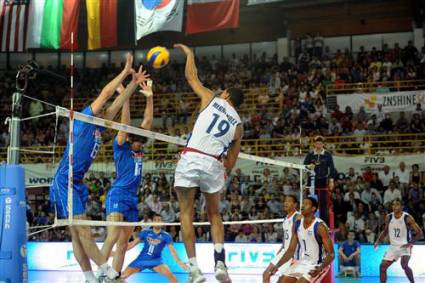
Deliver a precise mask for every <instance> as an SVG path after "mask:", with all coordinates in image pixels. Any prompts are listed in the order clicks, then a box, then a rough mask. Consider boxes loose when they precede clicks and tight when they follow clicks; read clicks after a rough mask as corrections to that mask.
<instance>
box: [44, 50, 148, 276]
mask: <svg viewBox="0 0 425 283" xmlns="http://www.w3.org/2000/svg"><path fill="white" fill-rule="evenodd" d="M132 65H133V57H132V56H131V55H130V54H128V55H127V61H126V65H125V67H124V69H123V71H122V72H121V73H120V74H119V75H117V76H116V77H115V78H114V79H113V80H112V81H111V82H109V83H108V84H107V85H106V86H105V87H104V88H103V89H102V92H101V93H100V95H99V96H98V97H97V98H96V99H95V100H94V101H93V103H92V104H91V105H90V106H88V107H86V108H85V109H84V110H83V111H82V113H83V114H86V115H88V116H93V117H102V118H104V119H107V120H112V119H113V118H114V117H115V116H116V114H117V113H118V111H119V110H120V109H121V107H122V106H123V104H124V102H125V101H127V100H128V99H129V97H130V96H131V94H132V93H133V92H134V91H135V89H136V88H137V86H138V84H140V83H142V82H144V81H146V80H147V78H148V75H146V73H145V72H143V71H142V70H141V69H139V72H138V73H136V72H135V71H134V70H133V68H132ZM129 75H132V80H131V83H129V85H128V86H127V88H126V89H125V90H124V91H123V92H122V93H121V94H120V95H119V96H118V97H117V98H116V99H115V100H114V102H113V103H112V104H111V106H109V107H108V108H107V109H106V110H105V111H104V106H105V104H106V102H107V101H108V100H109V99H110V98H111V97H112V95H113V94H114V93H115V91H116V89H117V88H118V87H119V86H120V84H121V83H122V81H123V80H124V79H125V78H126V77H127V76H129ZM103 130H104V129H103V128H102V127H98V126H95V125H93V124H88V123H85V122H82V121H78V120H76V121H75V123H74V136H73V139H74V155H73V197H72V207H73V211H72V212H73V213H72V214H73V218H74V219H87V217H86V215H85V210H86V203H87V199H88V188H87V187H86V186H85V185H84V184H83V178H84V174H85V173H86V172H87V171H88V169H89V168H90V165H91V164H92V162H93V160H94V159H95V157H96V154H97V152H98V150H99V148H100V145H101V141H102V134H101V133H102V131H103ZM68 150H69V145H67V147H66V150H65V153H64V156H63V158H62V160H61V162H60V164H59V168H58V170H57V172H56V174H55V176H54V179H53V183H52V185H51V187H50V201H51V203H52V206H53V208H54V209H55V210H56V213H57V215H58V217H60V218H66V217H68V207H67V205H68ZM70 231H71V236H72V246H73V249H74V256H75V258H76V259H77V261H78V263H79V264H80V266H81V269H82V271H83V273H84V276H85V278H86V282H89V283H94V282H98V280H97V279H96V277H95V276H94V274H93V272H92V269H91V264H90V259H92V260H93V261H94V262H95V263H96V264H97V265H98V266H100V267H101V269H104V270H107V269H109V268H110V267H109V266H108V264H107V262H106V260H105V259H104V257H103V255H102V254H101V252H100V250H99V249H98V247H97V245H96V243H95V241H94V240H93V238H92V235H91V231H90V227H88V226H71V227H70Z"/></svg>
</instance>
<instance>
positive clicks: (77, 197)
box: [49, 174, 89, 218]
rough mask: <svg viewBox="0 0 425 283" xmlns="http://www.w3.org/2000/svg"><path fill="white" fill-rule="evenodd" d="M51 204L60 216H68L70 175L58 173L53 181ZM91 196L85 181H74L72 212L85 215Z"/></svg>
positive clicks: (50, 192)
mask: <svg viewBox="0 0 425 283" xmlns="http://www.w3.org/2000/svg"><path fill="white" fill-rule="evenodd" d="M49 195H50V204H51V206H52V208H53V210H55V211H56V213H57V215H58V217H59V218H67V217H68V176H66V175H61V174H57V175H55V177H54V178H53V183H52V185H51V186H50V190H49ZM88 196H89V189H88V188H87V186H86V185H84V183H83V182H76V181H74V190H73V192H72V214H73V215H83V214H84V213H85V212H86V205H87V200H88Z"/></svg>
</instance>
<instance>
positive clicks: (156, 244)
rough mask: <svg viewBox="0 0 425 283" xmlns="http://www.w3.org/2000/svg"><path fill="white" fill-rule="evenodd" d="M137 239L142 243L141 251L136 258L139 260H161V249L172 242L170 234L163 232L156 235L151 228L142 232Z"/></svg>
mask: <svg viewBox="0 0 425 283" xmlns="http://www.w3.org/2000/svg"><path fill="white" fill-rule="evenodd" d="M139 238H140V240H141V242H143V249H142V251H141V253H140V255H139V256H138V258H139V259H141V260H151V259H157V258H161V253H162V251H163V249H164V248H165V247H166V246H168V245H169V244H171V243H172V242H173V239H172V238H171V236H170V234H168V233H167V232H165V231H164V230H161V231H160V232H159V233H156V232H155V231H154V230H153V229H152V228H148V229H144V230H142V231H141V232H140V233H139Z"/></svg>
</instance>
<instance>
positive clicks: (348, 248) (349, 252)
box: [341, 241, 360, 257]
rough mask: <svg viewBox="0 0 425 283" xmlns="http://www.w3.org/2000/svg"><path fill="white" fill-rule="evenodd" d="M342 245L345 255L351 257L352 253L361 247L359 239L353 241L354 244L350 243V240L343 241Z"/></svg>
mask: <svg viewBox="0 0 425 283" xmlns="http://www.w3.org/2000/svg"><path fill="white" fill-rule="evenodd" d="M341 247H342V251H343V253H344V254H345V256H347V257H349V256H350V255H352V254H353V253H355V252H356V251H357V249H358V248H360V244H359V242H357V241H353V244H351V245H350V243H349V242H348V241H345V242H343V243H342V246H341Z"/></svg>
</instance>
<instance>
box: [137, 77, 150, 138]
mask: <svg viewBox="0 0 425 283" xmlns="http://www.w3.org/2000/svg"><path fill="white" fill-rule="evenodd" d="M140 87H141V91H140V92H141V93H143V94H144V95H145V96H146V107H145V113H144V114H143V122H142V124H140V127H141V128H142V129H145V130H150V129H152V123H153V92H152V81H151V80H148V81H145V82H142V83H141V84H140Z"/></svg>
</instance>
